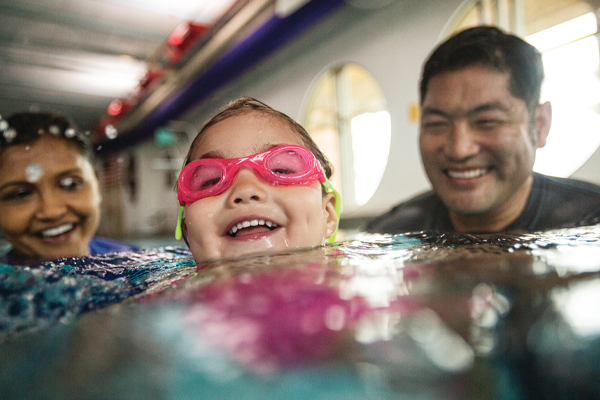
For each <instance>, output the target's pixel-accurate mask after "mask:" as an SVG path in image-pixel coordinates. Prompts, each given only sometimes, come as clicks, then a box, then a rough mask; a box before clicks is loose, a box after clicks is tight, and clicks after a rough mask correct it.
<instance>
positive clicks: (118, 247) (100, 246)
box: [90, 236, 139, 254]
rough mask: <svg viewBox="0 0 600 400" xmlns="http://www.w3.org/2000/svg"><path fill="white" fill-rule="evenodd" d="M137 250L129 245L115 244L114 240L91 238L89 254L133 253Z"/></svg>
mask: <svg viewBox="0 0 600 400" xmlns="http://www.w3.org/2000/svg"><path fill="white" fill-rule="evenodd" d="M133 250H139V249H138V248H137V247H135V246H132V245H130V244H126V243H121V242H117V241H114V240H110V239H106V238H101V237H97V236H96V237H93V238H92V240H91V241H90V254H104V253H114V252H118V251H133Z"/></svg>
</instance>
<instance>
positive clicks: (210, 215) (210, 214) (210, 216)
mask: <svg viewBox="0 0 600 400" xmlns="http://www.w3.org/2000/svg"><path fill="white" fill-rule="evenodd" d="M212 217H214V214H213V213H208V214H206V218H212Z"/></svg>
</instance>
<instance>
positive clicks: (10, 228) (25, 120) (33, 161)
mask: <svg viewBox="0 0 600 400" xmlns="http://www.w3.org/2000/svg"><path fill="white" fill-rule="evenodd" d="M92 157H93V153H92V149H91V146H90V143H89V140H88V138H87V137H86V135H85V134H84V133H82V132H80V131H79V130H78V129H77V127H76V126H75V125H74V123H73V122H72V121H71V120H69V119H68V118H66V117H63V116H60V115H53V114H49V113H28V112H25V113H17V114H13V115H11V116H10V117H8V118H6V119H0V230H1V231H2V233H3V235H4V238H5V239H6V240H7V241H8V242H9V243H10V244H11V246H12V250H11V251H10V252H9V253H8V254H7V255H6V256H5V257H4V258H5V259H4V260H2V261H4V262H8V263H11V262H23V261H47V260H53V259H57V258H63V257H80V256H87V255H90V254H98V253H107V252H113V251H125V250H131V249H133V248H132V247H131V246H127V245H123V244H120V243H117V242H112V241H109V240H106V239H100V238H96V237H94V234H95V233H96V230H97V229H98V224H99V222H100V201H101V196H100V190H99V185H98V179H97V178H96V174H95V172H94V169H93V167H92Z"/></svg>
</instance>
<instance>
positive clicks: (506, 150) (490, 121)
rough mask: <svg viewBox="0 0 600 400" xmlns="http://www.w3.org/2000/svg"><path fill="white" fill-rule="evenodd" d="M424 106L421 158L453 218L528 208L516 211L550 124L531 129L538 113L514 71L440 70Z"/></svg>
mask: <svg viewBox="0 0 600 400" xmlns="http://www.w3.org/2000/svg"><path fill="white" fill-rule="evenodd" d="M548 106H549V104H548ZM422 109H423V112H422V117H421V131H420V138H419V145H420V150H421V158H422V160H423V165H424V168H425V172H426V173H427V176H428V177H429V180H430V181H431V184H432V186H433V189H434V190H435V192H436V193H437V194H438V196H439V197H440V198H441V199H442V201H443V202H444V204H445V205H446V206H447V207H448V209H449V210H450V214H451V217H452V216H456V215H458V216H469V217H478V216H479V217H481V216H484V217H485V216H491V215H495V214H497V213H506V211H507V210H509V209H510V208H514V207H521V209H518V210H513V211H514V212H513V213H512V214H513V215H515V214H516V215H517V216H518V215H519V214H520V212H521V210H522V207H524V202H523V200H522V199H526V198H527V196H528V194H529V191H530V188H531V183H532V181H533V178H532V170H533V163H534V161H535V151H536V149H537V147H538V143H539V144H540V147H541V145H544V144H545V138H546V135H547V130H546V129H542V132H541V133H540V132H538V133H537V134H536V133H534V132H531V130H535V129H534V128H532V126H534V125H532V123H531V121H532V119H531V118H532V116H531V115H530V113H529V112H528V111H527V106H526V104H525V102H524V101H523V100H521V99H519V98H516V97H514V96H513V95H512V94H511V93H510V91H509V74H508V73H502V72H497V71H494V70H491V69H489V68H485V67H480V66H472V67H467V68H463V69H459V70H456V71H449V72H444V73H441V74H439V75H435V76H434V77H433V78H431V80H430V81H429V84H428V87H427V92H426V95H425V98H424V99H423V106H422ZM536 125H537V122H536ZM548 129H549V126H548ZM534 142H535V143H534Z"/></svg>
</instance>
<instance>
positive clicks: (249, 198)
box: [227, 168, 267, 206]
mask: <svg viewBox="0 0 600 400" xmlns="http://www.w3.org/2000/svg"><path fill="white" fill-rule="evenodd" d="M265 185H266V183H264V182H263V181H262V180H260V178H259V177H258V176H256V174H255V173H254V170H253V169H251V168H241V169H240V170H239V171H238V174H237V176H236V177H235V180H234V181H233V183H232V184H231V187H230V188H229V195H228V197H227V202H228V203H229V205H231V206H234V205H242V204H252V203H262V202H264V201H265V200H266V198H267V192H266V191H265V187H264V186H265Z"/></svg>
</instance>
